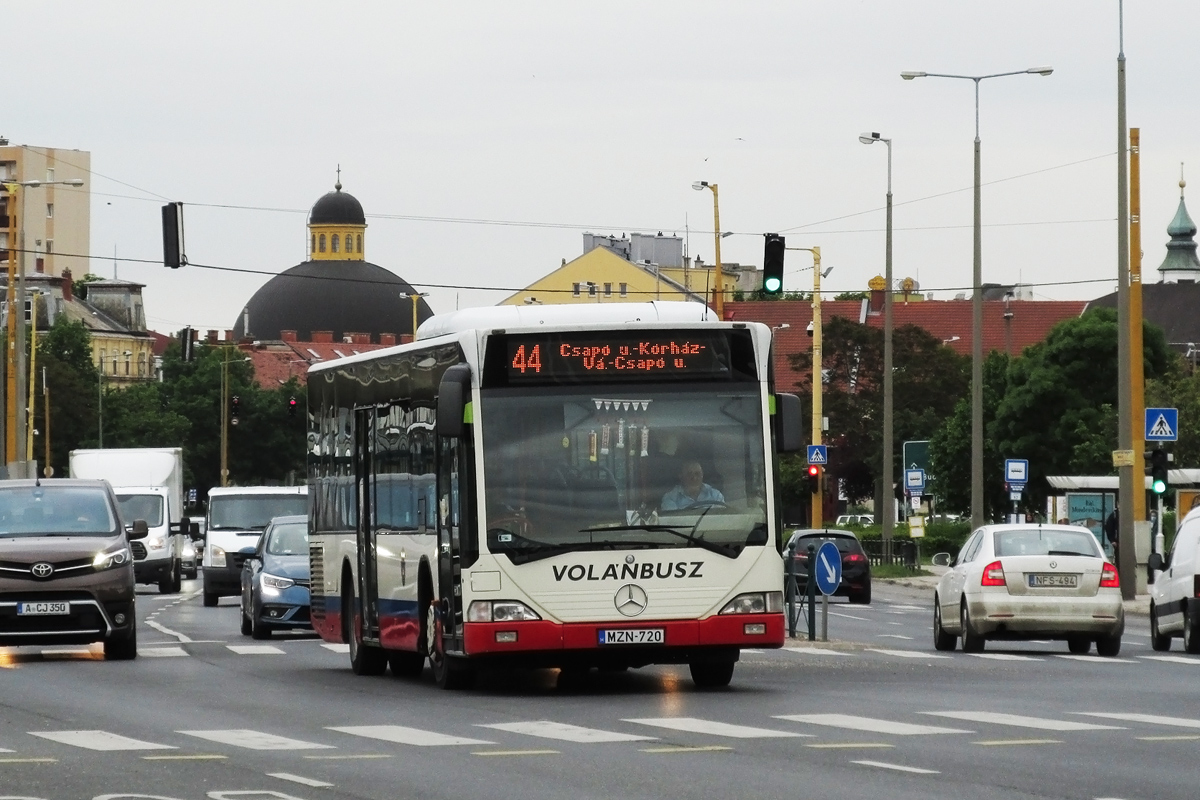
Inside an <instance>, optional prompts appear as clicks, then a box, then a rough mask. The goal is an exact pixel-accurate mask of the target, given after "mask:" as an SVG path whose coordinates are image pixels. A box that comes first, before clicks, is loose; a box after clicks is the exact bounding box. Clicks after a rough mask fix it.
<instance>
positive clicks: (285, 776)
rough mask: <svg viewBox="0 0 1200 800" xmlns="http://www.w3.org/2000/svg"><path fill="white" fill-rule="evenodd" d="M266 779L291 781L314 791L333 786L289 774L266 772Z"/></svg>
mask: <svg viewBox="0 0 1200 800" xmlns="http://www.w3.org/2000/svg"><path fill="white" fill-rule="evenodd" d="M267 777H268V778H278V779H279V780H281V781H291V782H292V783H298V784H300V785H301V786H311V787H313V788H314V789H326V788H328V787H330V786H333V784H332V783H326V782H325V781H318V780H316V779H314V778H305V777H304V776H303V775H293V774H292V773H290V772H268V773H267Z"/></svg>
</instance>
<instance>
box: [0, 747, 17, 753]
mask: <svg viewBox="0 0 1200 800" xmlns="http://www.w3.org/2000/svg"><path fill="white" fill-rule="evenodd" d="M15 752H17V751H16V750H9V749H8V748H7V747H0V753H15Z"/></svg>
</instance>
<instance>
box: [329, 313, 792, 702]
mask: <svg viewBox="0 0 1200 800" xmlns="http://www.w3.org/2000/svg"><path fill="white" fill-rule="evenodd" d="M770 347H771V332H770V330H769V329H768V328H767V327H765V326H763V325H760V324H758V323H728V322H727V323H721V322H716V321H714V318H713V317H712V316H711V313H710V312H709V311H708V309H707V308H706V307H704V306H702V305H700V304H697V303H657V302H656V303H646V304H610V305H596V306H582V305H573V306H566V305H564V306H523V307H515V306H501V307H495V308H484V309H474V310H467V311H460V312H455V313H453V314H448V315H444V316H440V317H434V318H432V319H430V320H427V321H426V322H425V323H424V324H423V325H422V326H421V329H420V331H419V336H418V339H417V341H415V342H413V343H411V344H405V345H400V346H398V347H393V348H388V349H386V350H380V351H375V352H371V353H367V354H361V355H355V356H350V357H347V358H342V359H338V360H336V361H330V362H328V363H324V364H320V365H316V366H314V367H312V368H311V369H310V370H309V375H308V392H309V403H308V413H309V435H308V463H309V497H310V501H311V502H310V506H309V514H310V525H309V527H310V532H311V533H310V547H311V562H312V621H313V627H314V628H315V629H316V630H317V631H318V632H319V633H320V635H321V636H322V637H323V638H324V639H325V640H327V641H330V642H346V643H348V644H349V646H350V662H351V666H352V668H353V669H354V671H355V672H356V673H358V674H379V673H381V672H383V671H384V670H385V669H386V668H387V667H388V666H389V665H390V666H391V669H392V671H393V672H394V673H396V674H397V675H411V676H416V675H419V674H420V673H421V672H422V670H423V668H424V661H425V658H426V657H428V659H429V661H430V664H431V666H432V667H433V672H434V676H435V678H436V680H437V682H438V684H439V685H441V686H443V687H447V688H455V687H464V686H467V685H469V684H470V682H471V680H472V678H473V676H474V674H475V671H476V669H477V668H478V667H480V666H483V665H487V666H497V667H503V666H532V667H563V668H587V667H593V666H597V667H606V668H624V667H638V666H644V665H647V664H663V663H675V664H682V663H686V664H688V665H689V666H690V668H691V674H692V677H693V680H694V681H695V683H696V684H697V685H699V686H723V685H726V684H728V683H729V681H730V679H731V677H732V675H733V669H734V664H735V662H736V661H737V660H738V655H739V652H740V650H741V648H745V647H753V648H764V647H779V646H781V645H782V644H783V641H784V614H783V600H782V597H783V594H782V591H783V573H784V570H783V560H782V558H781V556H780V549H781V532H780V507H779V502H778V491H777V482H778V470H777V465H776V459H775V454H776V453H777V452H784V451H789V450H795V449H799V448H800V447H801V442H802V437H801V434H800V429H799V420H800V413H799V400H798V398H796V397H795V396H794V395H775V394H773V392H772V374H771V366H770V365H771V359H770ZM681 481H687V482H688V483H681ZM697 484H699V485H697ZM684 501H686V502H684Z"/></svg>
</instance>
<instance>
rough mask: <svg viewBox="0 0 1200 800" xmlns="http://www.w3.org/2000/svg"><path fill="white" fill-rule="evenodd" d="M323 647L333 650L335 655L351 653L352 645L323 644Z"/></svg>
mask: <svg viewBox="0 0 1200 800" xmlns="http://www.w3.org/2000/svg"><path fill="white" fill-rule="evenodd" d="M321 647H324V648H325V649H326V650H332V651H333V652H335V653H349V652H350V645H348V644H323V645H321Z"/></svg>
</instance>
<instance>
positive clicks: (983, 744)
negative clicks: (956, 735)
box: [971, 739, 1062, 747]
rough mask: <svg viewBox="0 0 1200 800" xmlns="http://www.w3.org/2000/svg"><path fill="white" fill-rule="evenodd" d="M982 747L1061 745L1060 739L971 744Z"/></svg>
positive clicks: (997, 740) (1009, 740)
mask: <svg viewBox="0 0 1200 800" xmlns="http://www.w3.org/2000/svg"><path fill="white" fill-rule="evenodd" d="M971 744H977V745H980V746H982V747H1005V746H1007V745H1010V744H1011V745H1025V744H1062V740H1061V739H986V740H984V741H982V742H971Z"/></svg>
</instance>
